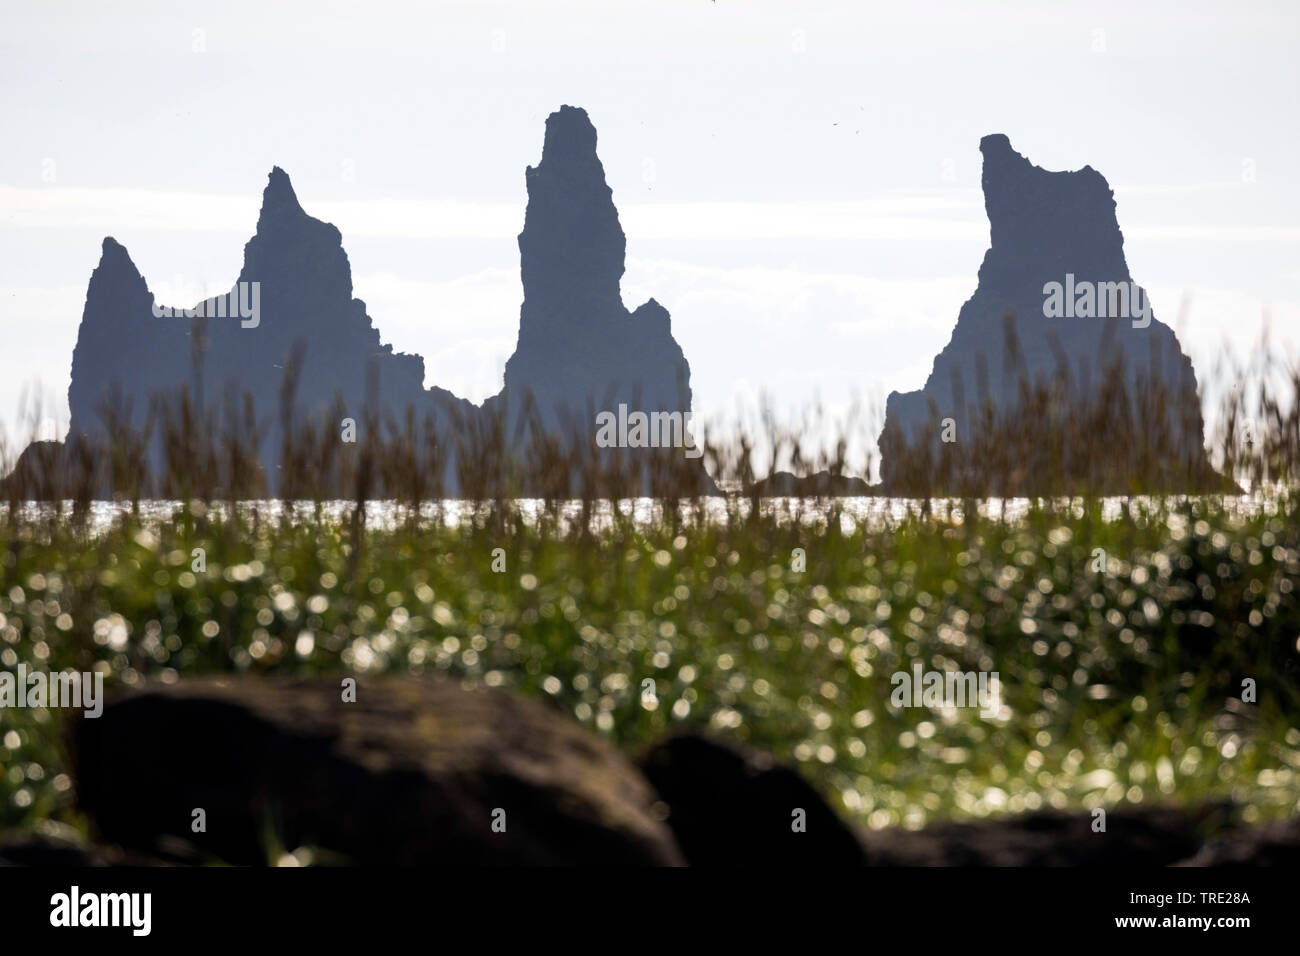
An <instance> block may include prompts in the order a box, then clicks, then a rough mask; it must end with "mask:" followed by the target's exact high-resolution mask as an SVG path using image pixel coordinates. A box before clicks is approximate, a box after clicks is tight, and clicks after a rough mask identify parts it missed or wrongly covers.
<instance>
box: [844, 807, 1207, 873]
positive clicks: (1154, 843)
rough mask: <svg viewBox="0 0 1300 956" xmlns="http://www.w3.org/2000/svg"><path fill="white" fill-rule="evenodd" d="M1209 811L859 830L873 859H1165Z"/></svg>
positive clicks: (926, 862)
mask: <svg viewBox="0 0 1300 956" xmlns="http://www.w3.org/2000/svg"><path fill="white" fill-rule="evenodd" d="M1214 815H1215V811H1209V810H1206V811H1194V812H1189V811H1184V810H1179V809H1174V808H1166V807H1150V808H1142V809H1133V810H1111V811H1109V812H1107V814H1106V830H1105V832H1104V833H1099V832H1094V830H1093V829H1092V825H1093V820H1092V816H1091V814H1088V813H1073V814H1065V813H1056V812H1050V811H1048V812H1042V813H1031V814H1027V815H1024V816H1019V817H1009V818H1006V819H1001V820H987V821H982V822H979V823H936V824H933V825H931V826H928V827H926V828H924V829H923V830H915V831H912V830H903V829H888V830H874V831H868V832H866V833H864V834H863V835H862V841H863V843H864V845H865V846H866V852H867V857H868V859H869V861H870V864H871V865H873V866H1169V865H1170V864H1173V863H1178V862H1179V861H1181V860H1185V859H1186V858H1188V857H1189V856H1191V855H1192V854H1194V853H1196V851H1197V850H1198V849H1199V848H1200V846H1201V830H1202V827H1203V826H1204V825H1205V824H1206V823H1208V822H1209V820H1208V818H1209V817H1212V816H1214Z"/></svg>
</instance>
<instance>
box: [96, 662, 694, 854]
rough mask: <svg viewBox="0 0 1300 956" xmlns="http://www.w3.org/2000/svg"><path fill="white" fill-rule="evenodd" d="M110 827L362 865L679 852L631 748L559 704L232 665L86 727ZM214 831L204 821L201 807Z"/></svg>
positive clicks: (121, 837) (159, 839)
mask: <svg viewBox="0 0 1300 956" xmlns="http://www.w3.org/2000/svg"><path fill="white" fill-rule="evenodd" d="M71 738H72V739H71V743H72V746H71V751H72V755H73V764H74V780H75V783H76V792H77V799H78V803H79V805H80V807H81V808H82V809H83V810H84V811H85V812H86V813H87V815H88V816H89V817H90V818H91V819H92V820H93V822H94V824H95V828H96V830H97V832H98V834H99V836H101V837H102V838H103V839H104V840H106V841H108V842H112V843H116V844H119V845H121V846H123V847H127V848H132V849H138V850H140V851H143V852H151V851H153V850H154V849H155V848H156V847H158V846H159V845H160V844H164V843H166V842H167V841H168V840H169V839H170V840H173V841H174V840H175V839H177V838H180V839H184V840H187V841H189V842H190V843H191V844H193V845H194V847H195V848H196V849H197V850H198V851H199V852H201V853H205V854H208V855H209V856H210V857H211V858H213V859H217V860H222V861H225V862H229V863H238V864H262V863H266V862H268V861H269V860H271V859H274V858H275V856H276V854H277V853H279V852H282V851H284V850H295V849H297V848H299V847H307V848H311V849H313V850H315V851H320V852H319V854H318V855H319V856H320V857H321V858H328V859H333V860H336V861H337V862H345V863H352V864H357V865H379V864H382V865H399V866H400V865H447V866H466V865H494V864H503V865H547V864H559V865H579V864H581V865H639V864H660V865H663V864H677V863H680V862H681V854H680V852H679V851H678V849H677V846H676V844H675V842H674V840H673V836H672V833H671V832H670V831H669V830H668V828H667V826H666V825H665V824H664V823H663V822H662V819H661V817H662V815H663V812H664V810H663V808H662V807H661V806H657V805H656V804H657V802H658V801H657V797H656V795H655V793H654V792H653V790H652V789H651V788H650V787H649V786H648V785H647V784H646V782H645V781H644V779H642V777H641V776H640V775H639V774H638V773H637V772H636V770H635V768H633V767H632V766H631V764H630V763H628V761H626V760H625V759H624V758H623V757H622V756H621V755H620V754H619V753H618V752H617V751H615V750H614V749H613V748H611V747H610V746H608V745H607V744H605V743H604V742H602V741H601V740H599V739H598V738H596V737H594V736H592V735H591V734H590V733H588V732H587V731H586V730H584V729H582V728H581V727H579V726H578V725H577V724H575V723H573V722H572V721H570V720H568V719H566V718H565V717H563V716H561V715H560V714H558V713H556V712H555V711H553V710H551V709H549V708H548V707H546V706H545V705H543V704H541V703H539V702H536V701H532V700H526V699H522V698H519V697H516V696H513V695H511V694H508V693H505V692H502V691H495V690H488V689H477V690H470V689H465V688H463V687H461V686H460V685H459V684H457V683H455V682H453V681H451V680H449V679H445V678H441V677H422V678H416V677H393V678H374V679H364V678H363V679H358V680H357V687H356V694H355V702H350V703H349V702H344V700H343V693H342V691H341V683H340V680H339V679H328V678H320V679H312V680H282V679H276V678H270V677H234V678H226V679H202V680H188V681H183V682H181V683H179V684H175V685H171V686H167V685H155V686H147V687H145V688H143V689H141V690H136V691H130V692H126V693H124V694H122V695H120V696H118V697H116V698H115V699H113V700H111V701H110V702H109V703H108V704H107V705H106V706H105V709H104V713H103V715H102V716H101V717H99V718H98V719H88V718H85V717H81V718H79V719H77V720H76V721H75V722H74V724H73V725H72V731H71ZM200 809H201V810H203V811H204V815H205V824H206V826H205V830H204V831H203V832H194V826H193V822H194V819H195V811H196V810H200Z"/></svg>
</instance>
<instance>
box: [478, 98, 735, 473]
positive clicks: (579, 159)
mask: <svg viewBox="0 0 1300 956" xmlns="http://www.w3.org/2000/svg"><path fill="white" fill-rule="evenodd" d="M526 180H527V185H528V211H527V214H526V217H525V220H524V230H523V232H521V233H520V234H519V259H520V273H521V276H522V278H523V285H524V302H523V306H522V308H521V309H520V312H519V340H518V344H517V346H516V348H515V352H514V354H513V355H512V356H511V357H510V360H509V361H508V362H507V363H506V372H505V387H504V389H503V390H502V391H501V393H500V394H499V395H497V396H495V397H494V398H492V399H490V400H489V401H488V402H487V403H486V404H485V409H486V410H488V411H489V412H492V411H498V412H500V411H504V414H505V418H506V421H507V423H508V431H509V433H510V434H511V435H514V434H517V433H519V432H520V431H521V430H522V431H523V433H524V434H525V435H526V436H528V438H527V439H526V441H531V439H532V438H533V437H535V436H536V435H538V434H541V435H546V436H549V437H551V438H553V439H554V438H559V439H560V440H561V442H562V443H563V444H564V445H566V446H569V445H574V446H578V447H583V448H587V449H592V450H593V451H592V453H593V454H594V455H596V456H597V457H599V458H600V459H602V460H603V461H605V462H606V463H607V464H609V463H617V462H619V461H620V460H621V461H622V463H623V464H624V465H628V466H630V469H629V470H630V472H631V473H632V474H631V477H632V483H633V486H634V487H636V488H637V489H639V490H640V491H643V492H650V491H652V490H654V488H655V486H656V485H658V484H659V483H660V481H659V480H658V479H660V478H662V477H663V475H662V474H660V475H656V472H660V473H664V472H666V473H667V474H668V475H669V476H671V480H672V483H673V484H674V485H685V486H686V490H690V488H691V486H695V488H696V489H697V490H701V491H703V490H712V489H713V484H712V482H711V481H710V480H709V478H708V475H707V474H706V473H705V471H704V468H703V466H702V464H700V463H699V461H698V459H696V460H694V461H691V460H689V459H686V458H685V455H684V449H683V448H681V447H669V448H663V447H659V448H657V449H636V450H631V451H629V452H622V453H620V452H618V451H612V450H608V451H595V450H594V449H595V437H596V432H597V428H596V415H597V414H598V413H599V412H602V411H605V412H610V413H613V414H617V413H618V410H619V405H620V404H622V405H625V406H627V408H628V409H629V410H640V411H642V412H645V413H653V412H663V413H668V414H674V413H675V414H676V415H679V416H683V417H684V419H683V420H682V422H681V427H680V429H679V431H680V437H681V440H682V442H684V443H688V442H689V431H688V429H687V427H686V424H687V421H686V420H688V419H689V416H690V411H691V384H690V379H691V370H690V366H689V365H688V364H687V362H686V358H685V356H684V355H683V354H682V350H681V347H680V346H679V345H678V344H677V342H676V341H675V340H674V339H673V336H672V332H671V330H670V327H669V325H670V323H669V316H668V311H667V310H666V309H665V308H664V307H663V306H662V305H660V304H659V303H658V302H656V301H655V300H654V299H651V300H649V301H648V302H646V303H644V304H643V305H641V306H639V307H637V309H636V310H635V311H634V312H629V311H628V310H627V308H626V307H625V306H624V305H623V299H622V294H621V292H620V283H621V280H622V277H623V268H624V263H623V259H624V251H625V248H626V244H627V243H626V240H625V237H624V235H623V229H622V227H621V226H620V225H619V221H618V211H617V210H616V209H615V208H614V200H613V191H612V190H611V189H610V187H609V186H608V185H607V184H606V182H605V169H604V167H603V166H602V165H601V162H600V158H599V157H598V156H597V155H596V129H595V127H594V126H592V124H591V121H590V120H589V119H588V118H587V113H586V111H585V110H582V109H578V108H576V107H572V106H562V107H560V109H559V110H558V111H557V112H555V113H552V114H551V115H550V116H549V117H548V118H547V120H546V139H545V143H544V145H543V147H542V159H541V162H539V163H538V164H537V165H536V166H530V167H529V168H528V171H527V175H526ZM534 426H535V427H534ZM537 490H542V489H537ZM569 490H570V492H577V491H579V490H580V489H578V488H576V487H573V488H570V489H569Z"/></svg>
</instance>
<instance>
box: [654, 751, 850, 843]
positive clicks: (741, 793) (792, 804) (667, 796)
mask: <svg viewBox="0 0 1300 956" xmlns="http://www.w3.org/2000/svg"><path fill="white" fill-rule="evenodd" d="M640 765H641V769H642V771H643V772H644V773H645V775H646V776H647V777H648V778H649V779H650V782H651V783H652V784H654V787H655V789H656V790H658V791H659V795H660V796H661V797H662V798H663V800H664V802H665V803H667V804H668V824H669V826H671V827H672V830H673V834H674V835H675V836H676V837H677V842H678V844H679V845H680V846H681V848H682V852H683V853H684V854H685V856H686V859H687V860H688V861H689V862H690V863H691V864H692V865H704V866H790V865H796V866H861V865H862V864H863V863H864V862H866V859H865V857H864V856H863V853H862V847H861V845H860V844H859V843H858V839H857V837H856V836H855V835H854V833H853V831H852V830H851V829H850V828H849V827H848V826H847V825H845V824H844V822H843V821H841V820H840V818H839V817H838V816H837V815H836V813H835V811H834V810H832V809H831V808H830V806H829V805H828V804H827V803H826V801H825V800H823V799H822V797H821V795H820V794H818V793H817V791H816V790H814V789H813V788H812V786H811V785H810V784H809V783H808V782H807V781H806V780H804V779H803V777H801V776H800V775H799V774H798V773H796V772H795V771H793V770H791V769H789V768H787V767H783V766H781V765H780V764H778V763H776V762H775V761H773V760H772V758H771V757H769V756H768V755H766V754H763V753H759V752H757V751H754V750H749V749H741V748H738V747H734V746H731V745H727V744H722V743H718V742H716V741H712V740H708V739H705V738H703V737H699V736H696V735H693V734H683V735H681V736H677V737H672V738H670V739H668V740H666V741H664V742H663V743H660V744H657V745H655V746H654V747H652V748H651V749H650V750H648V751H647V752H646V753H645V754H644V755H643V756H642V758H641V761H640ZM798 811H803V831H802V832H796V830H795V828H794V824H795V820H796V814H797V812H798Z"/></svg>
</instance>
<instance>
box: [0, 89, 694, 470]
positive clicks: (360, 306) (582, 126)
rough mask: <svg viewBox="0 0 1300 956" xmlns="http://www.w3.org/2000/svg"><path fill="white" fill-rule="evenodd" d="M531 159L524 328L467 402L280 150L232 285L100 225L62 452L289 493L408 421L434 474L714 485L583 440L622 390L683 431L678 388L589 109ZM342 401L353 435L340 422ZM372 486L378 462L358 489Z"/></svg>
mask: <svg viewBox="0 0 1300 956" xmlns="http://www.w3.org/2000/svg"><path fill="white" fill-rule="evenodd" d="M527 178H528V195H529V200H528V212H527V218H526V221H525V225H524V231H523V232H522V233H521V234H520V237H519V250H520V256H521V269H522V273H523V281H524V291H525V297H524V304H523V308H522V310H521V313H520V328H519V344H518V348H517V350H516V352H515V354H514V356H513V357H512V358H511V359H510V362H509V364H508V365H507V368H506V375H505V385H504V388H503V390H502V392H501V393H500V394H499V395H497V396H495V397H494V398H492V399H489V400H488V401H487V402H486V403H485V405H484V407H483V408H479V407H476V406H474V405H472V404H470V403H469V402H466V401H463V400H461V399H458V398H456V397H455V396H453V395H452V394H451V393H450V392H447V391H446V390H444V389H439V388H432V389H425V387H424V384H423V382H424V361H423V359H421V358H420V357H419V356H417V355H406V354H402V353H398V352H394V351H393V349H392V346H390V345H385V344H384V343H383V342H382V341H381V340H380V335H379V332H378V330H377V329H376V328H375V326H374V324H373V322H372V320H371V318H370V316H369V315H368V314H367V313H366V307H365V303H364V302H362V301H361V300H359V299H355V298H353V296H352V272H351V267H350V265H349V263H348V257H347V254H346V252H344V250H343V246H342V237H341V235H340V233H339V230H338V229H337V228H335V227H334V226H333V225H331V224H329V223H326V222H322V221H320V220H318V219H314V218H312V217H311V216H309V215H308V214H307V213H306V212H304V211H303V209H302V207H301V205H299V203H298V198H297V196H296V195H295V194H294V190H293V187H292V185H291V184H290V182H289V177H288V176H287V175H286V174H285V173H284V171H283V170H281V169H279V168H278V167H277V168H275V169H273V170H272V171H271V175H270V179H269V182H268V184H267V186H266V190H265V192H264V193H263V197H262V209H261V214H260V216H259V218H258V222H257V231H256V234H255V235H254V236H253V238H252V239H250V240H249V242H248V243H247V245H245V247H244V265H243V268H242V269H241V270H240V273H239V277H238V279H237V280H236V282H235V285H234V286H233V288H232V291H231V292H230V293H229V294H226V295H221V296H217V297H214V298H212V299H208V300H205V301H204V302H201V303H198V304H190V303H183V304H181V305H178V306H174V307H173V306H167V305H164V304H162V303H159V302H157V301H156V299H155V296H154V294H153V293H151V292H150V290H149V287H148V285H147V284H146V282H145V280H144V278H143V277H142V276H141V275H140V272H139V270H137V269H136V267H135V264H134V263H133V262H132V261H131V258H130V256H129V255H128V253H127V251H126V249H125V248H124V247H123V246H122V245H120V244H119V243H118V242H117V241H115V240H114V239H112V238H107V239H105V240H104V246H103V255H102V257H101V259H100V262H99V265H98V267H97V268H96V269H95V270H94V272H93V274H92V275H91V279H90V285H89V288H88V290H87V295H86V307H85V311H84V313H83V315H82V320H81V327H80V329H79V332H78V337H77V345H76V348H75V350H74V352H73V358H72V381H71V385H70V387H69V389H68V402H69V405H70V408H71V422H70V428H69V441H68V445H69V447H68V449H67V450H66V454H67V455H69V456H70V458H71V457H72V452H73V449H74V448H75V447H76V446H83V448H84V449H90V450H89V451H83V452H82V453H81V456H80V457H82V458H89V459H91V460H93V461H94V462H96V473H95V475H94V480H93V483H94V484H95V486H96V489H97V494H103V493H106V491H107V490H108V489H109V488H112V487H116V488H117V490H118V491H121V488H120V487H118V486H117V485H116V484H115V483H114V478H115V476H116V477H118V478H121V477H123V475H124V474H125V475H134V476H135V477H136V478H137V479H139V478H140V477H142V476H144V477H146V478H147V479H148V480H146V481H144V482H143V484H144V486H145V487H144V489H143V491H144V493H145V494H166V495H168V496H174V495H178V494H182V493H184V492H185V490H186V489H185V486H186V484H187V483H189V484H191V485H194V486H201V485H202V484H203V483H204V482H203V480H200V477H199V475H198V474H197V473H198V472H199V471H201V470H203V469H205V468H206V469H208V470H209V471H210V472H211V474H210V475H208V476H206V482H207V485H209V486H214V485H215V486H216V487H219V488H221V489H231V488H235V489H240V488H243V489H244V490H246V491H250V492H251V491H252V490H254V489H255V490H256V491H257V492H258V493H264V492H269V493H272V494H280V495H299V494H305V493H308V492H309V491H310V490H312V489H307V488H303V487H299V486H298V485H293V486H292V487H290V486H289V485H290V484H291V483H292V482H293V481H298V484H299V485H300V484H301V483H302V482H301V481H299V480H298V478H291V476H299V477H300V476H301V475H302V474H303V473H304V472H311V473H313V478H312V480H313V481H314V482H315V483H316V485H315V488H314V490H316V491H322V492H324V493H326V494H330V495H338V494H350V493H352V491H353V485H354V483H355V482H354V481H353V480H352V478H351V477H348V478H345V477H344V476H352V475H354V474H355V473H358V469H359V466H358V463H357V459H358V455H359V452H358V447H364V446H365V445H366V442H367V440H368V439H369V440H378V437H379V436H378V435H377V434H376V433H382V436H383V437H384V438H385V439H388V440H392V439H393V438H394V437H395V436H408V438H409V436H412V435H413V436H415V440H414V441H412V440H408V441H407V444H415V443H416V441H418V442H420V447H419V448H418V449H409V452H410V454H411V455H412V457H413V465H412V468H413V469H415V470H419V471H423V472H425V473H431V474H429V476H430V477H432V479H433V480H432V481H430V482H426V486H428V487H431V488H433V489H436V490H437V491H438V492H440V493H445V494H457V493H461V492H463V491H465V489H464V488H463V487H462V486H463V485H464V484H466V482H467V478H466V476H467V475H469V476H471V477H472V479H473V482H474V483H475V485H476V487H477V490H479V491H484V492H490V493H498V492H502V491H522V492H523V493H525V494H546V493H551V492H555V493H559V494H573V493H577V492H579V491H582V490H586V489H584V488H582V487H581V481H580V479H579V477H578V475H577V474H575V472H579V471H583V470H584V468H585V465H586V463H588V462H598V463H599V464H600V465H601V466H602V467H603V469H604V471H606V472H619V471H621V472H622V474H623V478H624V479H625V480H624V481H623V482H622V485H621V486H620V487H625V488H626V489H627V490H637V491H644V492H649V491H657V490H660V489H666V488H673V489H678V490H681V491H686V492H689V491H694V490H713V484H712V482H711V481H710V480H709V478H708V475H707V474H706V473H705V471H704V468H703V466H702V464H701V463H700V462H699V460H698V458H695V459H688V458H687V457H686V456H685V454H684V450H683V449H682V448H680V447H675V448H666V449H665V448H654V447H637V446H636V443H635V441H633V442H632V443H631V445H632V447H629V448H626V449H624V448H612V449H605V448H597V442H596V437H597V424H596V417H595V416H596V414H597V413H598V412H600V411H610V412H613V413H617V412H618V411H619V405H620V404H622V405H625V406H626V407H627V409H630V410H632V411H638V410H639V411H642V412H645V413H653V412H664V413H669V414H676V415H677V416H679V418H678V422H677V423H676V425H677V427H676V428H675V429H656V434H658V432H659V431H669V432H673V433H675V434H677V435H678V437H679V438H680V440H681V441H683V442H687V441H688V440H689V435H690V432H689V427H688V421H687V419H688V418H689V413H690V407H691V405H690V402H691V391H690V369H689V366H688V365H687V363H686V359H685V358H684V357H683V355H682V351H681V348H680V347H679V346H678V345H677V343H676V342H675V341H674V340H673V338H672V334H671V332H670V331H669V318H668V313H667V311H666V310H665V309H664V308H663V307H662V306H661V305H659V304H658V303H657V302H655V301H654V300H653V299H652V300H650V301H649V302H647V303H645V304H644V305H642V306H641V307H639V308H638V309H637V310H636V311H635V312H632V313H629V312H628V311H627V309H625V308H624V307H623V303H622V299H621V297H620V293H619V282H620V279H621V277H622V274H623V255H624V245H625V242H624V236H623V231H622V229H621V228H620V226H619V222H618V214H617V212H616V210H615V208H614V204H613V200H612V194H611V191H610V188H609V186H607V185H606V183H605V177H604V170H603V168H602V167H601V164H600V160H599V159H598V158H597V156H596V131H595V129H594V128H593V127H592V125H591V123H590V121H589V120H588V119H587V114H586V113H585V112H584V111H582V110H580V109H575V108H573V107H569V106H565V107H563V108H561V109H560V110H559V111H558V112H556V113H553V114H552V115H551V116H550V118H549V119H548V120H547V123H546V138H545V145H544V147H543V151H542V161H541V163H540V164H539V165H538V166H536V167H532V168H529V169H528V174H527ZM159 313H162V314H161V315H160V314H159ZM250 408H251V410H252V411H250ZM408 415H410V416H412V417H411V419H410V427H409V428H407V429H406V430H404V426H406V425H407V423H408ZM345 418H351V419H353V420H354V421H355V422H356V426H357V435H356V443H355V444H349V443H347V442H344V441H342V440H341V436H342V434H343V427H342V422H343V419H345ZM127 434H134V435H135V436H144V435H146V434H147V435H148V436H149V437H148V438H147V440H146V439H144V438H143V437H137V438H134V439H131V440H126V439H124V437H123V436H124V435H127ZM218 434H219V435H220V436H221V437H220V439H219V440H218ZM302 434H307V435H308V436H309V439H310V440H309V441H308V443H307V445H305V446H302V442H301V441H300V442H299V445H300V446H302V447H298V448H297V449H296V450H295V448H294V447H293V446H292V445H291V443H288V442H287V441H286V436H288V437H291V438H294V439H299V438H301V436H302ZM196 436H197V437H199V438H202V439H206V440H212V441H214V443H215V444H216V445H217V446H218V447H220V446H222V445H226V446H232V445H238V446H239V447H240V448H242V449H244V452H245V454H244V458H243V459H242V460H235V461H230V460H225V459H224V458H222V457H220V456H214V455H209V456H208V459H209V460H205V461H196V460H191V458H192V457H193V456H195V455H199V456H200V457H202V453H201V451H196V450H195V449H194V448H191V447H190V444H191V442H192V441H193V440H194V439H195V437H196ZM430 439H432V440H430ZM397 440H398V441H401V440H402V439H401V438H398V439H397ZM548 455H549V458H548ZM286 456H288V457H286ZM282 459H284V460H282ZM575 460H576V462H575ZM32 461H34V462H38V463H43V462H44V459H43V458H40V456H37V457H36V458H35V459H32ZM322 462H325V463H329V468H328V469H327V471H328V473H327V474H319V472H320V471H321V469H322V467H323V465H322ZM71 463H72V462H71V460H70V461H69V462H67V464H71ZM169 466H170V469H171V471H172V472H174V473H173V474H171V475H168V473H167V472H168V468H169ZM408 470H410V469H408ZM587 470H590V469H587ZM240 471H243V472H246V473H247V474H242V475H241V474H237V473H236V472H240ZM61 473H62V472H60V474H61ZM250 475H251V477H250ZM512 482H513V484H511V483H512ZM15 484H17V483H16V482H10V485H11V486H13V485H15ZM22 486H23V487H25V488H30V487H31V484H30V483H27V484H24V485H22ZM384 490H385V488H384V487H382V480H381V479H377V478H373V477H372V480H371V488H370V491H371V492H372V493H373V492H383V491H384ZM387 490H388V491H389V492H391V491H392V489H391V488H389V489H387ZM65 493H66V489H65Z"/></svg>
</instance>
